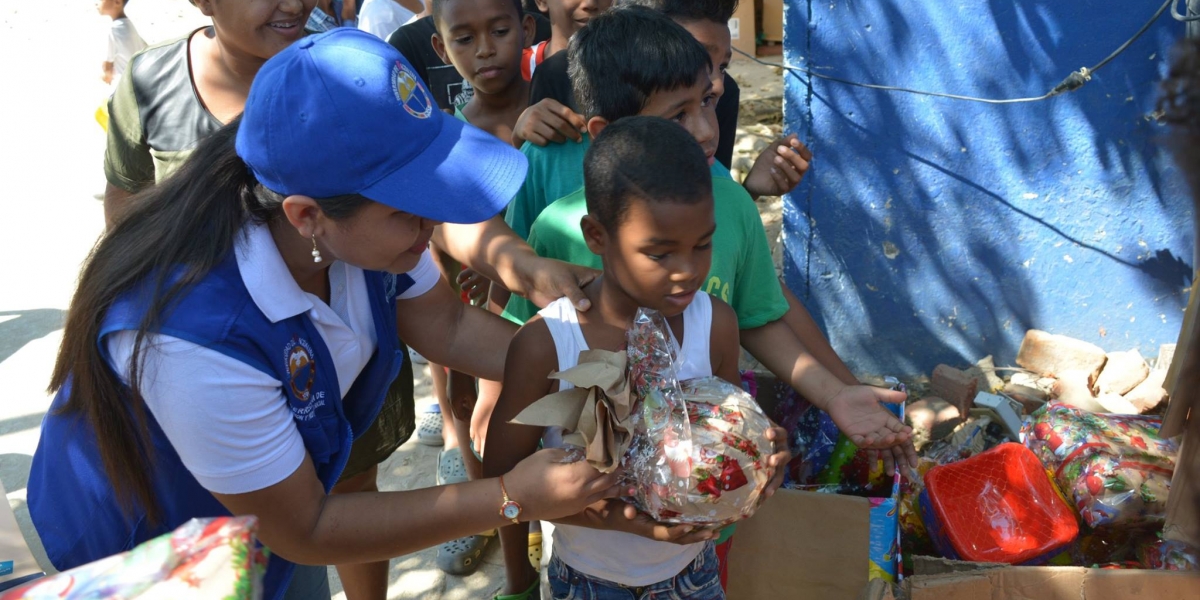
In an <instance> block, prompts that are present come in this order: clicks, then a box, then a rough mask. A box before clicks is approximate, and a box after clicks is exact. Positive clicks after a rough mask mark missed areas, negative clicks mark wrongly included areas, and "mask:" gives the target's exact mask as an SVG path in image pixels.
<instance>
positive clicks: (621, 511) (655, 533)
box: [607, 500, 720, 546]
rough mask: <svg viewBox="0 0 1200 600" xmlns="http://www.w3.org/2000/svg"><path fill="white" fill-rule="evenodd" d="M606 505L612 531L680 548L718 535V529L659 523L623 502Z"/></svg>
mask: <svg viewBox="0 0 1200 600" xmlns="http://www.w3.org/2000/svg"><path fill="white" fill-rule="evenodd" d="M608 504H609V506H608V514H609V518H608V519H607V521H608V522H609V523H611V525H612V529H614V530H617V531H624V532H625V533H632V534H634V535H640V536H642V537H644V538H649V539H652V540H655V541H659V542H671V543H672V544H679V545H682V546H686V545H688V544H695V543H698V542H704V541H707V540H713V539H716V538H717V536H719V535H720V529H719V528H718V529H713V528H711V527H697V526H695V525H684V524H672V523H659V522H658V521H655V520H654V519H651V518H650V515H648V514H646V513H644V512H642V511H640V510H638V509H637V508H636V507H634V506H633V505H632V504H629V503H628V502H625V501H623V500H609V501H608Z"/></svg>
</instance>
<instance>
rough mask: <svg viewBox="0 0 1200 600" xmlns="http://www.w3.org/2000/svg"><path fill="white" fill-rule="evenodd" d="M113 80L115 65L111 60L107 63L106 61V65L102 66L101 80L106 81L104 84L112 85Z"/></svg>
mask: <svg viewBox="0 0 1200 600" xmlns="http://www.w3.org/2000/svg"><path fill="white" fill-rule="evenodd" d="M112 78H113V64H112V61H111V60H106V61H104V64H103V65H101V66H100V79H102V80H103V81H104V83H107V84H110V85H111V84H112Z"/></svg>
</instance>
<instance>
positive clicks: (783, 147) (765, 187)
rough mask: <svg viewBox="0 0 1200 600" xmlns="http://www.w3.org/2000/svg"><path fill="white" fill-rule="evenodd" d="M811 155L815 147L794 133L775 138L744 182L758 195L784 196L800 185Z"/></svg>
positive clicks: (810, 160)
mask: <svg viewBox="0 0 1200 600" xmlns="http://www.w3.org/2000/svg"><path fill="white" fill-rule="evenodd" d="M812 157H813V155H812V151H811V150H809V149H808V146H805V145H804V142H801V141H800V139H799V138H798V137H796V134H794V133H793V134H792V135H789V136H787V137H785V138H780V139H778V140H775V142H774V143H772V144H771V145H770V146H767V149H766V150H763V152H762V154H759V155H758V158H757V159H756V160H755V161H754V166H752V167H750V172H749V173H746V179H745V180H743V181H742V186H743V187H745V188H746V191H747V192H750V195H751V196H753V197H755V198H761V197H763V196H782V195H784V194H786V193H788V192H790V191H792V190H793V189H795V188H796V186H797V185H800V180H801V179H803V178H804V174H805V173H807V172H808V167H809V165H810V164H811V163H812Z"/></svg>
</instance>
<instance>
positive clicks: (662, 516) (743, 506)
mask: <svg viewBox="0 0 1200 600" xmlns="http://www.w3.org/2000/svg"><path fill="white" fill-rule="evenodd" d="M627 342H628V356H629V377H630V388H631V390H632V392H633V395H634V403H633V417H634V419H635V421H634V425H633V442H632V444H631V445H630V448H629V451H628V453H627V454H626V455H625V461H624V465H625V469H626V473H627V474H628V475H629V476H630V479H631V482H632V484H633V487H634V489H635V490H636V493H635V494H634V497H633V501H634V503H635V505H637V507H638V508H639V509H640V510H642V511H644V512H646V513H647V514H649V515H650V516H651V517H653V518H654V519H655V520H657V521H662V522H667V523H692V524H697V525H703V526H715V525H721V524H726V523H731V522H733V521H736V520H738V519H742V518H745V517H748V516H750V515H751V514H753V512H754V509H755V508H757V507H758V503H759V501H760V500H761V498H762V492H763V490H764V489H766V486H767V483H768V482H769V480H770V476H769V469H768V467H767V464H766V459H767V457H768V456H770V455H771V453H772V452H773V444H772V443H771V442H770V441H769V440H768V439H767V438H766V433H767V430H769V429H770V428H771V422H770V420H769V419H767V417H766V415H765V414H763V412H762V409H761V408H759V406H758V403H756V402H755V401H754V398H753V397H751V396H750V394H748V393H746V392H745V391H744V390H743V389H742V388H740V387H739V386H736V385H734V384H732V383H729V382H727V381H724V380H722V379H719V378H716V377H707V378H702V379H695V380H689V381H683V382H680V381H679V380H678V378H677V375H676V368H675V361H676V359H677V356H678V352H677V348H676V346H675V340H674V338H673V337H672V336H671V333H670V329H668V325H667V322H666V320H665V319H664V318H663V317H662V315H661V314H659V313H658V312H656V311H652V310H648V309H639V310H638V313H637V316H636V317H635V318H634V321H633V325H632V327H630V329H629V332H628V336H627Z"/></svg>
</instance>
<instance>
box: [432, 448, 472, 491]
mask: <svg viewBox="0 0 1200 600" xmlns="http://www.w3.org/2000/svg"><path fill="white" fill-rule="evenodd" d="M469 479H470V478H468V477H467V467H466V465H464V464H463V457H462V450H459V449H458V448H447V449H445V450H442V452H441V453H440V454H438V464H437V475H435V476H434V480H435V481H436V482H437V484H438V485H446V484H448V483H463V482H465V481H468V480H469Z"/></svg>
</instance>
